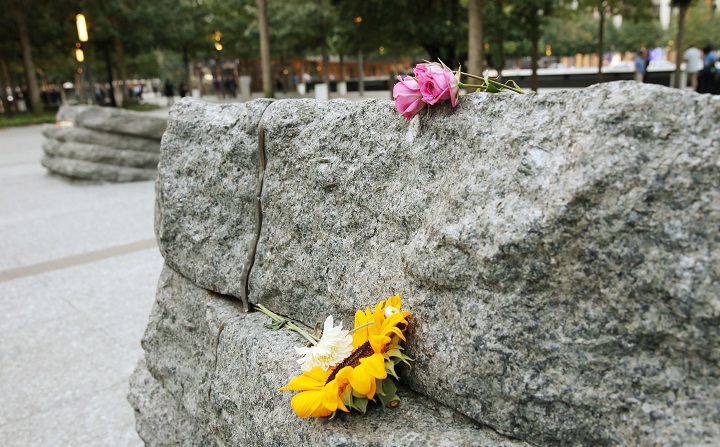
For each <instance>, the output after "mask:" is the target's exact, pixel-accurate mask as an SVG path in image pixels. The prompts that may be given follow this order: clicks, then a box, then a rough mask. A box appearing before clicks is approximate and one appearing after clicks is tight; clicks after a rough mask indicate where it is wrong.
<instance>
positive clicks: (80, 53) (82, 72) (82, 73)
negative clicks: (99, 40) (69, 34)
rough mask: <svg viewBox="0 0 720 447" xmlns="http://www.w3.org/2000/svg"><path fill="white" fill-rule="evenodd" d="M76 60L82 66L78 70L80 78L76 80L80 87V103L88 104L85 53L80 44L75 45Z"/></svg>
mask: <svg viewBox="0 0 720 447" xmlns="http://www.w3.org/2000/svg"><path fill="white" fill-rule="evenodd" d="M75 60H76V61H78V64H80V67H79V68H78V69H77V74H78V75H79V76H78V78H76V81H78V82H77V84H78V85H79V86H80V88H79V89H78V96H79V100H80V102H87V95H86V91H87V89H86V87H85V52H84V51H83V50H82V48H81V47H80V42H78V43H76V44H75Z"/></svg>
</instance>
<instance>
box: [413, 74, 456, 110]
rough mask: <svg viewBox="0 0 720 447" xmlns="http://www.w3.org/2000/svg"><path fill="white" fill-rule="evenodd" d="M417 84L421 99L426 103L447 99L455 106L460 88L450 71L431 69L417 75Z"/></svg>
mask: <svg viewBox="0 0 720 447" xmlns="http://www.w3.org/2000/svg"><path fill="white" fill-rule="evenodd" d="M426 65H427V64H426ZM415 70H417V67H415ZM418 84H419V85H420V93H422V99H423V101H425V102H426V103H428V104H435V103H438V102H442V101H447V100H448V99H449V100H450V103H451V104H452V106H453V107H455V106H457V104H458V100H457V94H458V92H459V90H460V88H459V87H458V84H457V79H456V78H455V75H454V74H453V73H452V72H451V71H450V70H448V69H445V68H443V69H441V70H439V71H438V70H436V69H435V68H434V67H433V68H431V69H429V70H428V71H426V72H425V73H422V74H420V75H418Z"/></svg>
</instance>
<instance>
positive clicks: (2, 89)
mask: <svg viewBox="0 0 720 447" xmlns="http://www.w3.org/2000/svg"><path fill="white" fill-rule="evenodd" d="M9 73H10V72H9V70H8V66H7V62H5V59H0V96H1V97H2V105H3V110H4V111H5V115H7V116H12V114H13V111H12V109H11V108H10V101H8V95H7V89H8V87H9V86H10V74H9Z"/></svg>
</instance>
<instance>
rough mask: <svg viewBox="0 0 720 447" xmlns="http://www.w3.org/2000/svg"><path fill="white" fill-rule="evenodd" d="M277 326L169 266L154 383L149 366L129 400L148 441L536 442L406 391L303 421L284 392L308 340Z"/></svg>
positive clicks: (159, 303)
mask: <svg viewBox="0 0 720 447" xmlns="http://www.w3.org/2000/svg"><path fill="white" fill-rule="evenodd" d="M268 322H269V319H268V318H267V317H265V316H264V315H262V314H258V313H255V314H245V313H244V312H243V311H242V309H241V308H240V307H239V306H238V305H237V302H234V301H233V300H231V299H228V298H226V297H221V296H219V295H217V294H214V293H210V292H208V291H207V290H204V289H201V288H199V287H197V286H194V285H193V284H192V283H191V282H189V281H188V280H187V279H185V278H184V277H182V276H181V275H179V274H178V273H176V272H174V271H172V270H171V269H170V268H167V267H166V268H165V269H164V271H163V273H162V275H161V278H160V282H159V285H158V295H157V300H156V303H155V307H154V309H153V312H152V314H151V316H150V322H149V324H148V329H147V331H146V334H145V337H144V338H143V347H144V348H145V351H146V362H147V369H148V370H149V372H150V373H151V374H152V377H151V376H150V375H149V374H148V373H147V371H146V370H145V369H144V365H143V364H142V362H141V363H140V364H139V365H138V368H137V369H136V372H135V373H134V375H133V378H132V379H131V390H130V396H129V400H130V402H131V404H132V405H133V407H134V408H135V410H136V419H137V426H138V432H139V433H140V435H141V437H142V438H143V440H144V441H145V442H146V445H148V446H160V445H192V446H204V445H212V446H214V445H218V446H225V445H227V446H231V445H232V446H280V445H287V446H316V445H337V446H339V445H343V446H411V445H412V446H421V447H422V446H477V447H481V446H494V447H500V446H506V447H529V445H530V444H527V443H525V442H522V441H517V440H511V439H508V438H505V437H503V436H500V435H498V434H497V433H495V432H494V431H492V430H489V429H487V428H482V427H480V426H479V425H478V424H477V423H475V422H474V421H472V420H471V419H469V418H467V417H465V416H462V415H461V414H459V413H457V412H454V411H453V410H451V409H450V408H447V407H445V406H443V405H440V404H438V403H437V402H435V401H433V400H432V399H429V398H426V397H422V396H420V395H418V394H416V393H413V392H412V391H410V390H407V389H405V388H402V389H401V390H400V392H399V394H400V398H401V399H402V403H401V405H400V407H399V408H397V409H393V410H385V411H382V410H381V409H379V408H371V409H369V411H368V413H367V414H365V415H361V414H344V413H342V414H338V415H337V416H336V418H335V419H334V420H333V421H332V422H327V421H321V420H320V421H319V420H313V419H300V418H298V417H297V416H295V414H294V413H293V411H292V409H291V408H290V398H291V396H292V394H293V393H292V392H279V391H278V388H279V387H281V386H283V385H285V384H286V383H287V382H288V381H289V380H290V378H292V377H293V376H294V375H296V374H297V373H298V365H297V363H295V354H294V353H295V350H294V348H293V347H294V346H296V345H298V344H302V339H301V338H300V337H299V336H298V335H297V334H293V333H291V332H288V331H272V330H270V329H267V328H265V327H264V324H266V323H268ZM340 413H341V412H340ZM162 421H165V424H164V425H163V423H162ZM198 428H200V429H199V430H198Z"/></svg>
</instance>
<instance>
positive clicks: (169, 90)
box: [165, 79, 175, 107]
mask: <svg viewBox="0 0 720 447" xmlns="http://www.w3.org/2000/svg"><path fill="white" fill-rule="evenodd" d="M165 97H166V98H167V105H168V107H170V106H171V105H173V102H175V86H173V83H172V82H170V79H168V80H166V81H165Z"/></svg>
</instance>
